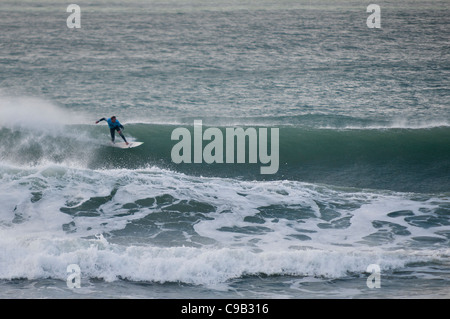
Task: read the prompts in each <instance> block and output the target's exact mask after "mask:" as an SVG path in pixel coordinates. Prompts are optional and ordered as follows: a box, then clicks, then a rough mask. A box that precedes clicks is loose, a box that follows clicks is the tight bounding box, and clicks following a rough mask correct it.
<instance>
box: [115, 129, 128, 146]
mask: <svg viewBox="0 0 450 319" xmlns="http://www.w3.org/2000/svg"><path fill="white" fill-rule="evenodd" d="M117 132H118V133H119V135H120V137H121V138H123V140H124V141H125V143H128V142H127V139H126V138H125V136H124V135H123V134H122V131H120V130H117Z"/></svg>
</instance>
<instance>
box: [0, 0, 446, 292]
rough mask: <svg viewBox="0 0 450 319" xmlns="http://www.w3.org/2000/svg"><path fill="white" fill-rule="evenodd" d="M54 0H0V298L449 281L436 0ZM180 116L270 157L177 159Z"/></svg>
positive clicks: (389, 288) (426, 287) (441, 31)
mask: <svg viewBox="0 0 450 319" xmlns="http://www.w3.org/2000/svg"><path fill="white" fill-rule="evenodd" d="M70 3H72V2H68V1H56V0H39V1H31V0H28V1H21V2H20V3H19V2H16V1H8V0H6V1H1V2H0V30H1V32H0V298H156V299H162V298H176V299H184V298H194V299H195V298H202V299H204V298H206V299H208V298H217V299H219V298H236V299H242V298H244V299H245V298H255V299H259V298H264V299H267V298H268V299H272V298H273V299H279V298H281V299H295V298H449V297H450V289H449V287H450V105H449V96H450V29H449V28H448V25H449V23H450V6H449V3H448V1H379V2H377V4H378V5H380V7H381V19H382V20H381V28H379V29H370V28H368V27H367V25H366V19H367V17H368V16H369V14H370V13H367V12H366V9H367V5H368V3H366V2H363V1H356V0H354V1H343V0H339V1H290V0H277V1H256V0H253V1H251V0H250V1H232V0H221V1H206V0H195V1H184V0H173V1H169V2H163V1H143V0H131V1H126V2H124V1H79V2H76V3H77V4H78V5H79V6H80V8H81V28H75V29H69V28H68V27H67V25H66V19H67V17H68V16H69V15H70V13H67V12H66V8H67V6H68V5H69V4H70ZM112 115H116V116H117V117H118V119H119V120H120V121H121V123H122V124H123V125H124V126H125V130H124V134H125V135H126V137H127V138H128V140H130V141H142V142H144V144H143V145H142V146H140V147H138V148H134V149H128V150H122V149H117V148H113V147H111V146H110V145H109V130H108V128H107V126H106V124H105V123H104V122H102V123H101V124H97V125H95V124H94V123H95V121H96V120H98V119H99V118H101V117H110V116H112ZM195 120H201V121H202V123H203V131H204V130H206V129H207V128H218V129H219V130H220V131H221V132H223V133H224V135H225V133H226V130H227V128H245V129H247V128H256V129H261V128H267V129H268V130H271V129H274V128H278V129H279V167H278V170H277V172H276V173H275V174H261V172H260V168H261V163H249V161H246V163H212V164H207V163H205V162H202V163H181V164H176V163H174V161H173V160H172V157H171V151H172V148H173V147H174V145H175V144H176V143H177V141H175V140H172V139H171V135H172V132H173V131H174V130H175V129H177V128H181V127H183V128H187V129H188V130H189V131H190V132H193V131H194V121H195ZM117 138H118V139H120V137H117ZM206 144H207V143H206V141H204V144H203V146H205V145H206ZM269 146H273V144H271V145H269ZM272 149H273V148H272ZM247 153H248V150H247ZM73 264H75V265H78V267H79V270H80V272H79V273H78V274H79V277H78V278H79V279H80V287H79V288H70V287H69V286H68V283H67V279H68V278H69V276H70V275H72V273H70V272H68V271H67V267H68V266H69V265H73ZM373 264H375V265H377V266H378V267H379V268H378V269H379V272H378V273H377V274H378V275H379V277H372V276H373V275H374V274H373V273H372V272H371V270H368V267H369V265H373ZM373 278H375V279H373ZM377 278H378V279H377ZM372 279H373V282H377V281H378V283H380V287H379V288H377V287H375V288H370V285H368V280H372ZM371 282H372V281H371Z"/></svg>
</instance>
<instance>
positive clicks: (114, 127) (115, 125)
mask: <svg viewBox="0 0 450 319" xmlns="http://www.w3.org/2000/svg"><path fill="white" fill-rule="evenodd" d="M101 121H106V122H107V123H108V126H109V131H110V133H111V141H112V142H113V143H114V140H115V139H116V131H117V132H119V135H120V137H121V138H123V140H124V141H125V142H127V139H126V138H125V136H124V135H123V134H122V132H121V131H120V130H121V129H122V130H123V129H124V127H123V125H122V124H120V122H119V121H118V120H116V121H115V122H114V123H113V122H112V121H111V119H106V118H104V117H102V118H101V119H100V120H98V122H101Z"/></svg>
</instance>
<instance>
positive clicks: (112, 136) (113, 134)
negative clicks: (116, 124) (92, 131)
mask: <svg viewBox="0 0 450 319" xmlns="http://www.w3.org/2000/svg"><path fill="white" fill-rule="evenodd" d="M109 132H110V133H111V142H113V143H114V140H115V139H116V136H115V135H116V129H114V128H111V129H109Z"/></svg>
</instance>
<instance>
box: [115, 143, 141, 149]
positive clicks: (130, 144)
mask: <svg viewBox="0 0 450 319" xmlns="http://www.w3.org/2000/svg"><path fill="white" fill-rule="evenodd" d="M142 144H144V142H128V145H127V144H125V142H118V143H114V144H111V146H114V147H118V148H133V147H138V146H139V145H142Z"/></svg>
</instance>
